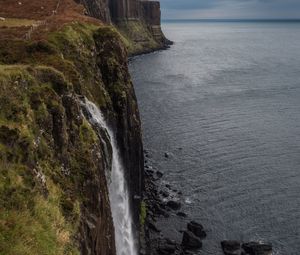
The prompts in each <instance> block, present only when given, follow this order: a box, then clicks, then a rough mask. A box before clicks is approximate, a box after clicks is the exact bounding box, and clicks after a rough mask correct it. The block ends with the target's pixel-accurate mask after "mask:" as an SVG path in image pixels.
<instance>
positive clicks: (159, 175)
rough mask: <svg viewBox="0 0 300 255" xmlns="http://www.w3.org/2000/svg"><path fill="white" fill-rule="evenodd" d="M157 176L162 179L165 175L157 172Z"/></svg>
mask: <svg viewBox="0 0 300 255" xmlns="http://www.w3.org/2000/svg"><path fill="white" fill-rule="evenodd" d="M156 175H157V177H158V178H161V177H163V175H164V174H163V173H162V172H160V171H156Z"/></svg>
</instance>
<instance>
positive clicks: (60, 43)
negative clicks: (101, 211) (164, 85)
mask: <svg viewBox="0 0 300 255" xmlns="http://www.w3.org/2000/svg"><path fill="white" fill-rule="evenodd" d="M1 64H2V65H1ZM126 65H127V59H126V51H125V48H124V47H123V44H122V43H121V41H120V37H119V36H118V33H117V32H116V30H115V29H114V28H111V27H105V26H102V27H99V26H95V25H91V24H82V23H78V22H74V23H72V24H71V25H68V26H66V27H64V28H63V29H61V30H59V31H56V32H53V33H50V34H48V38H47V39H44V40H40V41H34V42H33V41H26V42H25V41H8V42H7V41H1V40H0V255H19V254H20V255H21V254H25V255H27V254H28V255H29V254H32V255H35V254H39V255H40V254H41V255H52V254H53V255H54V254H55V255H56V254H58V255H60V254H67V255H69V254H76V255H77V254H79V252H78V239H76V235H77V234H78V232H79V224H80V217H81V210H80V209H81V208H83V206H86V205H88V204H89V203H94V202H95V201H89V200H90V199H91V198H90V197H87V196H86V194H87V193H86V191H87V189H88V188H89V187H90V186H89V185H90V183H91V184H93V180H95V181H100V180H101V178H103V180H101V182H103V183H102V184H103V185H101V186H99V185H98V186H97V188H99V187H100V189H101V193H99V194H100V195H101V196H102V197H101V201H102V203H103V206H107V207H109V206H108V204H107V203H108V202H107V201H108V200H106V199H105V196H107V190H106V185H105V181H104V180H105V173H104V172H103V173H101V164H100V163H101V160H102V159H100V158H97V157H99V155H98V156H97V157H96V155H95V151H98V150H100V148H101V143H100V141H99V137H98V136H97V135H96V133H95V132H94V130H93V129H92V127H91V126H90V124H89V123H88V122H87V121H86V120H85V119H84V118H83V117H82V115H81V113H80V106H79V105H78V102H77V101H76V100H75V94H81V95H84V96H86V97H88V98H89V99H90V100H93V101H94V102H96V103H97V104H98V106H100V107H102V109H104V112H105V113H107V114H111V116H110V117H112V118H113V117H115V116H113V115H114V114H117V113H119V114H121V110H123V108H124V107H125V104H127V102H126V100H127V98H129V95H128V93H129V88H130V86H131V83H130V78H129V76H128V73H127V69H126V68H125V67H126ZM126 93H127V94H126ZM118 107H119V108H118ZM122 107H123V108H122ZM98 160H99V161H98ZM101 174H103V176H102V175H101ZM88 180H89V181H90V183H89V184H88V185H87V181H88ZM95 189H96V188H95ZM103 208H105V207H103ZM84 212H85V211H84ZM145 215H146V205H145V204H143V205H142V207H141V220H142V222H144V221H145V217H146V216H145ZM105 220H107V219H105ZM109 224H110V223H107V225H109ZM102 234H103V235H104V232H103V233H99V235H102ZM105 238H106V237H103V239H102V240H104V241H103V242H106V241H105V240H106V239H105Z"/></svg>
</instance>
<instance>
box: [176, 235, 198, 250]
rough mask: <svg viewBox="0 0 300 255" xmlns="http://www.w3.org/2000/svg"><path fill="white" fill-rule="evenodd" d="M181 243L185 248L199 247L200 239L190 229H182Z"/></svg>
mask: <svg viewBox="0 0 300 255" xmlns="http://www.w3.org/2000/svg"><path fill="white" fill-rule="evenodd" d="M181 245H182V246H183V247H184V248H185V249H200V248H201V247H202V242H201V239H200V238H199V237H197V236H195V235H194V234H193V233H192V232H191V231H184V232H183V237H182V243H181Z"/></svg>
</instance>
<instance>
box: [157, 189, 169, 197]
mask: <svg viewBox="0 0 300 255" xmlns="http://www.w3.org/2000/svg"><path fill="white" fill-rule="evenodd" d="M159 194H161V195H162V196H163V197H168V196H170V194H169V193H168V192H167V191H165V190H161V191H160V192H159Z"/></svg>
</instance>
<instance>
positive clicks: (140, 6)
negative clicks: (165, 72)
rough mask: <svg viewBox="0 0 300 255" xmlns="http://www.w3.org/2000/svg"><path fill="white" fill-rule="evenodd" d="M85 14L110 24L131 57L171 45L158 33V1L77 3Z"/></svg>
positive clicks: (159, 21)
mask: <svg viewBox="0 0 300 255" xmlns="http://www.w3.org/2000/svg"><path fill="white" fill-rule="evenodd" d="M78 1H79V2H80V3H82V4H83V5H84V6H85V8H86V10H87V12H88V14H89V15H90V16H92V17H95V18H99V19H101V20H102V21H104V22H107V23H110V22H112V23H113V24H114V25H115V26H116V27H117V29H118V30H119V32H120V33H121V34H122V36H123V38H124V42H125V44H126V46H127V48H128V51H129V54H130V55H136V54H140V53H146V52H150V51H153V50H157V49H162V48H165V47H168V45H169V44H170V43H171V42H170V41H169V40H167V39H166V38H165V36H164V34H163V32H162V30H161V13H160V3H159V1H146V0H78Z"/></svg>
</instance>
